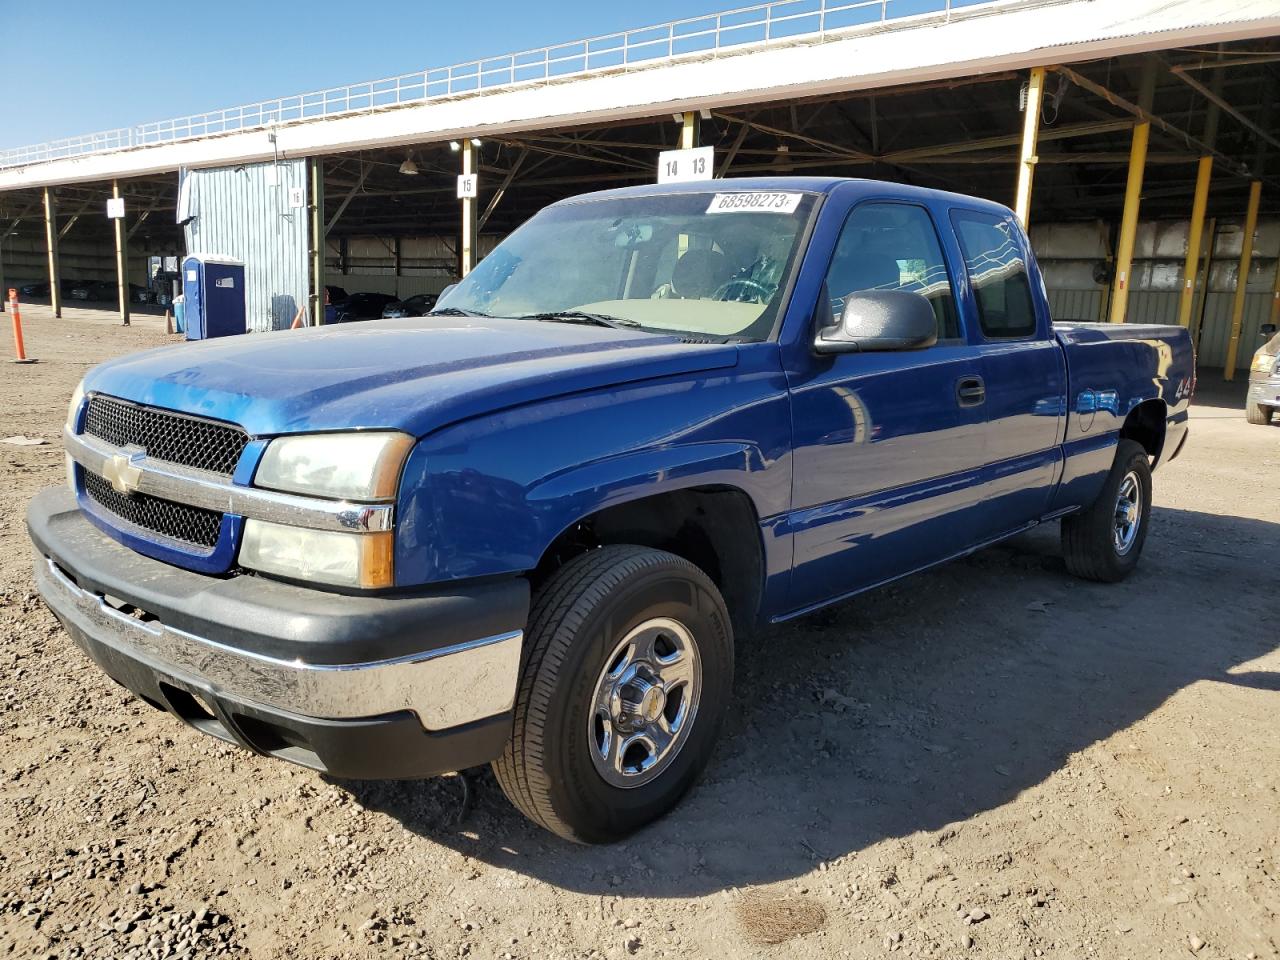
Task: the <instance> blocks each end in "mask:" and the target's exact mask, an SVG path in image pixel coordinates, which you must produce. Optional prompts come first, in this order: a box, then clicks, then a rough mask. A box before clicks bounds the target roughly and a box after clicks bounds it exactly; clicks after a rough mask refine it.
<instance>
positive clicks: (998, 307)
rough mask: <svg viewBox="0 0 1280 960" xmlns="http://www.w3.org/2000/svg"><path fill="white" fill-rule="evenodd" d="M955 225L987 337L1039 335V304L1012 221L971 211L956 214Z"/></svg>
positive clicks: (957, 211)
mask: <svg viewBox="0 0 1280 960" xmlns="http://www.w3.org/2000/svg"><path fill="white" fill-rule="evenodd" d="M951 221H952V223H954V224H955V228H956V234H957V235H958V236H959V238H960V249H961V251H963V253H964V265H965V269H966V270H967V271H968V272H969V283H970V285H971V286H972V287H973V296H974V299H975V300H976V301H977V303H978V324H979V325H980V326H981V327H982V333H983V336H985V337H987V338H988V339H992V340H996V339H1013V338H1018V337H1029V336H1031V335H1032V334H1033V333H1035V332H1036V306H1035V300H1034V299H1033V298H1032V296H1031V281H1030V280H1029V279H1028V278H1027V264H1026V262H1025V261H1024V260H1023V259H1022V248H1021V245H1020V244H1019V242H1018V233H1017V230H1016V228H1015V227H1014V224H1013V221H1012V220H1010V219H1009V218H1007V217H996V216H992V215H990V214H986V213H977V212H975V211H971V210H953V211H952V213H951Z"/></svg>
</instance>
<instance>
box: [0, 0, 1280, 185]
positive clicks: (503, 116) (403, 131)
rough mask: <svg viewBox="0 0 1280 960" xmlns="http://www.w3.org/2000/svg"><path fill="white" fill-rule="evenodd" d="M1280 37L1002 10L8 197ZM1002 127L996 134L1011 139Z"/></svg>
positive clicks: (735, 53)
mask: <svg viewBox="0 0 1280 960" xmlns="http://www.w3.org/2000/svg"><path fill="white" fill-rule="evenodd" d="M1277 33H1280V0H1125V2H1123V3H1120V2H1114V0H1062V2H1055V0H996V2H992V3H985V4H979V5H976V6H973V7H971V8H967V9H964V10H952V11H951V12H950V14H949V16H947V17H941V18H940V17H937V16H925V17H920V18H911V19H908V20H904V21H901V22H897V23H894V24H889V25H881V24H876V25H874V26H872V27H870V28H855V29H842V30H839V31H835V32H833V33H823V34H820V35H818V36H800V37H796V36H788V37H784V38H780V39H777V40H772V41H770V42H769V43H757V44H752V45H749V46H748V47H747V52H742V50H741V48H736V47H735V48H728V49H725V50H722V51H718V52H717V51H714V50H713V51H696V52H693V53H689V54H680V55H673V56H672V57H670V58H668V59H665V60H662V61H660V62H659V63H658V64H657V65H648V64H632V65H627V66H620V67H617V68H614V69H604V68H602V69H601V70H599V71H598V72H591V73H587V74H582V75H577V76H573V77H569V78H561V77H552V78H547V79H544V80H541V81H539V82H534V83H528V84H522V85H517V86H514V87H500V88H496V89H492V90H490V89H478V90H473V91H470V92H458V93H454V94H450V95H448V96H444V97H440V98H436V99H433V100H429V101H427V102H423V103H419V104H415V105H406V106H395V107H391V108H382V107H371V108H370V109H369V110H368V111H366V112H361V113H354V114H344V115H341V116H337V117H328V118H323V119H301V120H296V121H292V122H287V123H281V124H279V125H277V126H274V127H272V128H270V129H268V128H266V127H263V128H260V129H254V130H249V131H243V130H241V131H237V132H233V133H225V134H217V135H211V136H204V137H199V138H196V139H190V140H183V141H177V142H169V143H162V144H158V145H154V146H141V147H137V146H135V147H131V148H126V149H119V150H110V151H105V152H100V153H93V154H88V155H85V156H80V157H75V158H68V159H60V160H53V161H49V162H45V163H37V164H31V165H28V166H25V167H13V168H8V169H0V190H6V189H13V188H20V187H31V186H41V185H46V184H66V183H72V182H77V181H80V182H84V181H95V180H97V181H100V180H105V179H110V178H112V177H130V176H138V175H141V174H147V173H156V172H162V171H173V170H175V169H177V168H178V167H180V166H219V165H226V164H231V163H243V162H253V161H263V160H269V159H271V158H272V157H274V156H292V157H297V156H318V155H326V154H336V153H344V152H353V151H359V150H368V149H370V148H375V147H393V146H403V145H412V144H423V143H431V142H442V141H447V140H449V139H452V138H454V137H460V136H481V137H484V138H486V139H490V140H493V139H498V138H503V137H508V138H510V137H518V136H519V135H522V134H527V133H531V132H535V131H547V130H548V129H563V128H570V127H586V126H591V125H595V126H600V125H603V124H613V123H619V122H630V121H637V120H640V119H642V118H652V117H655V116H662V115H664V114H667V113H670V112H673V111H678V110H698V109H709V110H721V109H728V108H741V106H742V105H743V104H753V105H757V106H758V107H760V108H761V109H767V107H764V105H766V104H769V103H777V102H779V101H797V100H804V99H807V98H812V97H819V96H824V97H830V96H833V95H837V96H838V95H849V94H851V93H856V92H859V91H868V90H873V89H878V88H879V89H883V88H888V87H895V86H900V85H906V84H920V83H922V82H932V81H940V80H955V79H959V78H964V77H974V76H979V75H983V74H992V73H1000V72H1007V71H1010V70H1016V69H1023V68H1026V67H1030V66H1034V65H1043V64H1046V63H1068V62H1081V61H1088V60H1094V59H1097V58H1101V57H1114V56H1121V55H1126V54H1134V53H1139V52H1143V51H1150V50H1158V49H1167V48H1170V47H1174V46H1188V45H1195V44H1212V43H1219V42H1229V41H1233V40H1241V39H1247V38H1255V37H1267V36H1271V35H1275V34H1277ZM1006 128H1007V125H1004V126H1000V127H998V128H997V129H1006Z"/></svg>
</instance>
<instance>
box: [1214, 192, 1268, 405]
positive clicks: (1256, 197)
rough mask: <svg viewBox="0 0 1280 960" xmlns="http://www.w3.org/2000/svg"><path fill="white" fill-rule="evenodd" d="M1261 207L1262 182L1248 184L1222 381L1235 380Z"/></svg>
mask: <svg viewBox="0 0 1280 960" xmlns="http://www.w3.org/2000/svg"><path fill="white" fill-rule="evenodd" d="M1261 205H1262V181H1261V180H1255V181H1253V183H1251V184H1249V210H1248V212H1247V213H1245V217H1244V236H1243V237H1242V238H1241V240H1240V273H1239V275H1238V276H1237V277H1236V297H1235V301H1234V302H1233V303H1232V305H1231V342H1230V343H1228V344H1227V363H1226V366H1225V367H1223V370H1222V379H1223V380H1234V379H1235V378H1236V355H1237V354H1238V353H1239V352H1240V327H1241V326H1242V325H1243V323H1244V301H1245V294H1246V293H1247V292H1248V288H1249V268H1250V267H1251V266H1252V265H1253V234H1254V232H1255V231H1256V230H1257V229H1258V208H1259V207H1260V206H1261Z"/></svg>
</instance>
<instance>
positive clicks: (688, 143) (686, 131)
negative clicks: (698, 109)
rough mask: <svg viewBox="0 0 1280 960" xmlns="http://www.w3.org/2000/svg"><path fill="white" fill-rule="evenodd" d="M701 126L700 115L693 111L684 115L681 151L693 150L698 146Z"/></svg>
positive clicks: (681, 129)
mask: <svg viewBox="0 0 1280 960" xmlns="http://www.w3.org/2000/svg"><path fill="white" fill-rule="evenodd" d="M700 127H701V124H700V123H699V122H698V115H697V114H696V113H694V112H693V111H692V110H690V111H688V112H687V113H685V115H684V123H683V124H682V125H681V127H680V149H681V150H692V149H693V148H694V147H696V146H698V135H699V133H701V130H700V129H699V128H700Z"/></svg>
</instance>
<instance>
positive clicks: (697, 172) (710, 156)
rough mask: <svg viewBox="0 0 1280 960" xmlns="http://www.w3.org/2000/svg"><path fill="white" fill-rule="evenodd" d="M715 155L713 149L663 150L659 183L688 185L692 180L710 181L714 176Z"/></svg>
mask: <svg viewBox="0 0 1280 960" xmlns="http://www.w3.org/2000/svg"><path fill="white" fill-rule="evenodd" d="M715 155H716V152H715V148H713V147H694V148H693V149H692V150H663V151H662V153H660V154H658V182H659V183H687V182H689V181H690V180H710V179H711V178H712V176H714V174H713V170H714V166H713V165H714V163H715Z"/></svg>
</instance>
